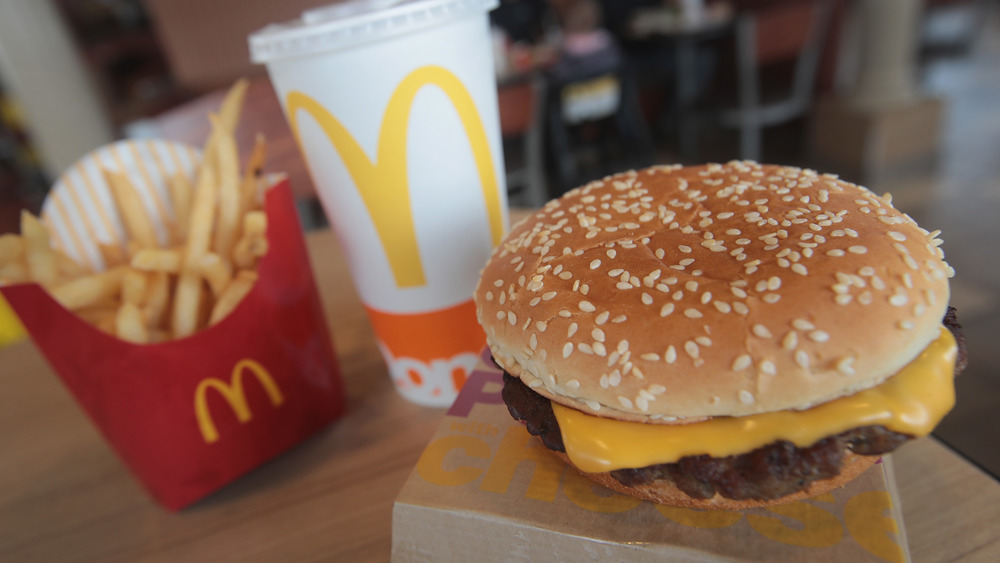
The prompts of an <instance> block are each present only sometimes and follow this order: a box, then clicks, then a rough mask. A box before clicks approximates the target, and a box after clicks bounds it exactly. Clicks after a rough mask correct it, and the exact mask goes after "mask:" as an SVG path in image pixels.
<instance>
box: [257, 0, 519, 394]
mask: <svg viewBox="0 0 1000 563" xmlns="http://www.w3.org/2000/svg"><path fill="white" fill-rule="evenodd" d="M394 4H395V5H394ZM496 4H497V0H422V1H414V2H404V3H399V2H393V1H392V0H374V1H373V0H369V1H366V2H348V3H344V4H338V5H334V6H330V7H327V8H321V9H319V10H314V11H311V12H307V13H304V14H303V15H302V17H301V18H300V19H299V20H296V21H293V22H289V23H285V24H278V25H271V26H269V27H266V28H264V29H262V30H260V31H258V32H256V33H254V34H252V35H251V36H250V38H249V42H250V52H251V57H252V58H253V60H254V62H258V63H264V64H266V65H267V70H268V74H269V75H270V77H271V81H272V83H273V84H274V88H275V90H276V91H277V93H278V98H279V99H280V100H281V104H282V106H283V108H284V111H285V116H286V118H287V119H288V121H289V124H290V125H291V128H292V131H293V132H294V133H295V136H296V138H297V140H298V142H299V147H300V149H301V150H302V153H303V155H304V156H305V159H306V161H307V163H308V165H309V170H310V173H311V175H312V178H313V182H314V184H315V186H316V191H317V193H318V195H319V198H320V200H321V202H322V204H323V207H324V210H325V211H326V213H327V216H328V217H329V219H330V221H331V223H332V225H333V228H334V230H335V231H336V233H337V236H338V238H339V240H340V242H341V245H342V246H343V248H344V251H345V253H346V254H347V257H348V261H349V264H350V268H351V274H352V276H353V279H354V284H355V286H356V288H357V291H358V294H359V296H360V297H361V300H362V302H363V303H364V305H365V307H366V309H367V310H368V314H369V318H370V319H371V321H372V325H373V327H374V329H375V332H376V336H377V338H378V340H379V347H380V349H381V350H382V353H383V356H384V357H385V359H386V363H387V364H388V366H389V372H390V375H391V376H392V379H393V381H394V383H395V384H396V388H397V389H398V390H399V392H400V393H401V394H402V395H403V396H404V397H406V398H407V399H409V400H411V401H413V402H416V403H419V404H423V405H429V406H446V405H449V404H451V402H452V401H453V400H454V398H455V396H456V394H457V392H458V390H459V389H460V388H461V386H462V383H464V381H465V377H466V376H467V375H468V374H469V373H471V371H472V370H473V368H474V367H475V365H476V360H477V358H478V353H479V351H480V350H481V348H482V346H483V345H484V343H485V336H484V334H483V332H482V329H481V328H480V327H479V325H478V324H477V322H476V320H475V307H474V305H473V304H472V291H473V288H474V287H475V284H476V281H477V279H478V277H479V271H480V269H481V268H482V266H483V264H485V263H486V260H487V258H488V256H489V253H490V250H491V249H492V247H493V246H495V245H496V244H498V243H499V241H500V239H501V237H502V236H503V234H504V232H505V231H506V229H507V224H508V218H507V197H506V186H505V181H504V174H503V172H504V167H503V157H502V145H501V137H500V123H499V115H498V109H497V91H496V77H495V74H494V70H493V58H492V50H491V49H492V43H491V39H490V33H489V21H488V18H487V12H488V11H489V10H490V9H492V8H493V7H495V6H496ZM387 6H388V7H387Z"/></svg>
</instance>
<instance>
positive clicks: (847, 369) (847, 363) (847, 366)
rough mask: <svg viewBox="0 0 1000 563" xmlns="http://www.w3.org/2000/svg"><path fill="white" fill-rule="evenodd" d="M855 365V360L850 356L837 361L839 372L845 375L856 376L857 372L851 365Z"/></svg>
mask: <svg viewBox="0 0 1000 563" xmlns="http://www.w3.org/2000/svg"><path fill="white" fill-rule="evenodd" d="M853 363H854V358H852V357H850V356H844V357H843V358H840V359H839V360H837V371H839V372H840V373H842V374H844V375H854V374H855V373H856V372H855V371H854V366H853V365H851V364H853Z"/></svg>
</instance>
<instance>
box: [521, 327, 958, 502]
mask: <svg viewBox="0 0 1000 563" xmlns="http://www.w3.org/2000/svg"><path fill="white" fill-rule="evenodd" d="M944 325H945V326H946V327H948V329H949V330H950V331H951V333H952V334H953V335H954V336H955V340H956V342H957V343H958V357H957V358H956V360H955V375H958V374H959V373H960V372H961V371H962V370H964V369H965V366H966V364H967V363H968V359H967V351H966V346H965V337H964V335H963V334H962V331H961V328H962V327H961V325H960V324H958V318H957V317H956V316H955V308H954V307H948V312H947V314H946V315H945V318H944ZM503 381H504V387H503V400H504V402H505V403H506V404H507V410H508V411H510V414H511V416H512V417H514V418H515V419H517V420H519V421H522V422H524V423H525V425H526V426H527V429H528V432H530V433H531V434H532V435H535V436H538V437H539V438H540V439H541V441H542V443H543V444H545V446H546V447H547V448H549V449H551V450H554V451H557V452H565V451H566V448H565V447H564V445H563V440H562V433H561V432H560V430H559V422H558V421H557V420H556V417H555V413H554V412H553V411H552V403H551V401H549V399H547V398H545V397H543V396H541V395H539V394H538V393H535V392H534V391H532V390H531V389H530V388H528V386H527V385H525V384H523V383H521V380H520V379H518V378H516V377H513V376H511V375H510V374H508V373H506V372H505V373H504V376H503ZM911 437H912V436H909V435H907V434H900V433H897V432H893V431H891V430H888V429H887V428H885V427H883V426H861V427H858V428H853V429H851V430H848V431H846V432H841V433H840V434H837V435H835V436H829V437H827V438H824V439H823V440H820V441H819V442H817V443H815V444H813V445H811V446H809V447H805V448H799V447H797V446H795V444H793V443H791V442H788V441H785V440H779V441H777V442H773V443H771V444H768V445H766V446H763V447H760V448H757V449H756V450H753V451H751V452H749V453H745V454H740V455H733V456H728V457H723V458H714V457H711V456H709V455H697V456H687V457H684V458H681V459H680V460H678V461H677V462H675V463H659V464H655V465H650V466H647V467H640V468H634V469H631V468H630V469H618V470H615V471H612V472H611V475H612V477H614V478H615V479H617V480H618V481H619V482H620V483H622V484H623V485H626V486H636V485H645V484H648V483H651V482H653V481H655V480H657V479H669V480H671V481H673V482H674V484H676V485H677V487H678V488H679V489H681V490H682V491H684V492H685V493H686V494H688V495H689V496H691V497H692V498H698V499H707V498H711V497H713V496H715V494H716V493H718V494H720V495H722V496H723V497H726V498H730V499H735V500H744V499H758V500H770V499H775V498H779V497H782V496H785V495H789V494H791V493H794V492H797V491H800V490H802V489H805V488H806V487H808V486H809V484H810V483H812V482H813V481H817V480H821V479H828V478H830V477H833V476H835V475H837V474H838V473H840V467H841V464H842V462H843V458H844V452H846V451H847V450H850V451H852V452H854V453H855V454H860V455H881V454H884V453H888V452H891V451H893V450H895V449H896V448H898V447H899V446H900V445H902V444H903V443H904V442H906V441H907V440H909V439H910V438H911Z"/></svg>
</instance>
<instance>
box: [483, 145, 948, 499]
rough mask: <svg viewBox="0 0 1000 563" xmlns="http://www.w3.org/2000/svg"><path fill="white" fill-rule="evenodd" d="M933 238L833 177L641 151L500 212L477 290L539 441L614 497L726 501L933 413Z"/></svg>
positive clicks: (869, 450) (939, 322)
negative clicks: (513, 213) (522, 207)
mask: <svg viewBox="0 0 1000 563" xmlns="http://www.w3.org/2000/svg"><path fill="white" fill-rule="evenodd" d="M940 243H941V241H940V239H938V238H937V233H936V232H934V233H930V232H928V231H926V230H924V229H922V228H920V227H919V226H917V224H916V223H915V222H914V221H913V220H912V219H911V218H910V217H908V216H907V215H905V214H903V213H901V212H899V211H897V210H896V209H895V208H893V206H892V204H891V199H890V198H889V197H880V196H877V195H875V194H874V193H872V192H870V191H869V190H867V189H865V188H863V187H860V186H857V185H854V184H851V183H848V182H844V181H842V180H839V179H837V178H836V177H834V176H830V175H821V174H817V173H816V172H813V171H810V170H803V169H798V168H790V167H780V166H769V165H759V164H757V163H753V162H732V163H729V164H725V165H719V164H710V165H705V166H696V167H680V166H658V167H653V168H649V169H645V170H640V171H638V172H636V171H630V172H626V173H622V174H618V175H615V176H611V177H607V178H604V179H603V180H599V181H595V182H591V183H589V184H587V185H585V186H583V187H581V188H577V189H575V190H572V191H570V192H569V193H567V194H565V195H564V196H563V197H561V198H560V199H557V200H554V201H551V202H549V203H548V204H547V205H546V206H545V207H544V208H543V209H541V210H540V211H539V212H537V213H536V214H534V215H533V216H531V217H529V218H527V219H526V220H524V221H522V222H521V223H519V224H517V225H515V226H514V227H513V228H512V230H511V232H510V234H509V235H508V236H507V237H506V239H505V240H504V241H503V242H502V243H501V244H500V245H499V246H498V247H497V248H496V249H495V251H494V254H493V256H492V257H491V259H490V260H489V262H488V264H487V265H486V267H485V269H484V270H483V273H482V277H481V279H480V282H479V285H478V287H477V289H476V292H475V300H476V305H477V310H478V315H479V320H480V323H481V324H482V325H483V327H484V329H485V330H486V334H487V340H488V344H489V347H490V349H491V351H492V354H493V357H494V360H495V361H496V363H497V364H498V365H499V366H500V367H501V368H502V369H503V370H504V371H505V376H504V381H505V385H504V391H503V396H504V400H505V402H506V403H507V405H508V408H509V410H510V412H511V414H512V415H513V416H514V417H515V418H517V419H519V420H522V421H524V422H525V423H526V424H527V427H528V430H529V431H530V432H531V433H532V434H535V435H537V436H539V437H540V438H541V440H542V442H543V443H544V444H545V445H546V446H547V447H548V448H549V449H551V450H553V451H554V452H556V453H557V455H560V456H562V457H563V458H564V459H566V460H567V461H568V462H569V463H571V464H572V465H573V466H575V467H576V468H577V469H578V470H580V471H581V472H582V473H584V474H585V475H586V476H588V477H590V478H592V479H594V480H595V481H597V482H599V483H601V484H603V485H605V486H607V487H609V488H611V489H614V490H617V491H619V492H623V493H626V494H630V495H633V496H638V497H641V498H645V499H649V500H653V501H656V502H661V503H667V504H675V505H682V506H689V507H697V508H729V509H740V508H745V507H750V506H761V505H766V504H776V503H781V502H789V501H793V500H796V499H800V498H804V497H809V496H814V495H817V494H820V493H823V492H825V491H828V490H831V489H833V488H836V487H838V486H840V485H842V484H844V483H846V482H847V481H850V480H851V479H853V478H854V477H856V476H858V475H859V474H861V473H862V472H863V471H865V469H867V468H868V467H869V466H871V465H872V464H873V463H875V462H876V461H877V460H878V459H879V455H880V454H884V453H887V452H889V451H892V450H893V449H895V448H896V447H898V446H899V445H901V444H902V443H904V442H905V441H906V440H908V439H911V438H913V437H917V436H923V435H926V434H928V433H929V432H930V431H931V430H932V429H933V428H934V427H935V425H936V424H937V423H938V422H939V421H940V420H941V418H942V417H943V416H944V415H945V414H946V413H947V412H948V411H949V410H950V409H951V407H952V405H953V403H954V385H953V377H954V373H955V371H956V368H958V369H960V368H961V366H962V365H963V364H964V346H963V345H962V343H961V341H962V338H961V335H960V333H959V332H958V325H957V323H955V321H954V313H953V310H951V309H949V308H948V298H949V289H948V278H949V277H950V276H951V275H952V273H953V272H952V270H951V268H950V267H949V266H948V265H947V264H946V263H945V262H944V261H943V253H942V252H941V250H940V248H939V245H940ZM946 314H947V317H948V318H947V319H946ZM945 325H948V326H945Z"/></svg>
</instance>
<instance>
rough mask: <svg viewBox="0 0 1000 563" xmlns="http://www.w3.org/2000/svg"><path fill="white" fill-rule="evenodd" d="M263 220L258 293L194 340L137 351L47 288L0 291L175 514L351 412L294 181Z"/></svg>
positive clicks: (281, 186) (280, 190)
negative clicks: (88, 320)
mask: <svg viewBox="0 0 1000 563" xmlns="http://www.w3.org/2000/svg"><path fill="white" fill-rule="evenodd" d="M158 188H162V185H161V186H159V187H158ZM60 194H61V195H60ZM77 195H82V194H77ZM51 197H57V198H58V197H64V198H68V197H70V196H67V194H66V192H65V190H61V191H60V190H57V191H54V192H53V194H52V196H50V198H51ZM73 197H76V196H75V195H74V196H73ZM58 203H59V202H58V201H56V204H58ZM46 205H47V208H48V205H49V204H48V203H47V204H46ZM264 210H265V212H266V215H267V222H268V226H267V239H268V242H269V249H270V250H269V251H268V253H267V254H266V255H265V256H264V257H263V258H262V259H261V262H260V264H259V268H258V274H259V278H258V279H257V282H256V284H255V285H254V287H253V289H252V290H251V291H250V292H249V294H247V295H246V297H245V298H243V300H242V301H241V302H240V303H239V305H238V306H237V307H236V308H235V309H234V310H233V311H232V313H230V314H229V315H228V316H227V317H226V318H225V319H223V320H222V321H221V322H219V323H218V324H216V325H214V326H210V327H208V328H205V329H203V330H201V331H199V332H196V333H195V334H194V335H193V336H190V337H188V338H184V339H180V340H173V341H166V342H162V343H158V344H146V345H137V344H132V343H129V342H125V341H122V340H119V339H117V338H115V337H113V336H109V335H107V334H105V333H103V332H101V331H99V330H98V329H96V328H95V327H93V326H91V325H89V324H87V323H86V322H84V321H83V320H81V319H80V318H79V317H77V316H76V315H74V314H73V313H71V312H70V311H67V310H66V309H64V308H63V307H62V306H61V305H60V304H58V303H57V302H56V301H55V300H54V299H53V298H52V297H51V296H50V295H49V294H48V293H46V291H45V290H44V289H42V287H41V286H39V285H38V284H21V285H13V286H6V287H2V288H0V291H2V293H3V295H4V296H5V297H6V298H7V300H8V302H9V303H10V305H11V307H12V308H13V309H14V310H15V311H16V312H17V314H18V316H19V317H20V318H21V320H22V322H23V323H24V326H25V327H26V328H27V330H28V332H29V333H30V335H31V337H32V339H33V340H34V341H35V343H36V345H37V346H38V348H39V349H40V350H41V351H42V353H43V354H44V355H45V357H46V358H47V359H48V361H49V363H50V364H51V366H52V368H53V370H54V371H55V372H56V374H58V376H59V377H60V378H61V379H62V380H63V382H64V383H65V385H66V387H67V388H69V390H70V392H71V393H72V394H73V396H74V397H75V398H76V400H77V402H78V403H79V404H80V406H81V407H82V408H83V410H84V411H86V413H87V414H88V415H89V417H90V418H91V420H92V421H93V422H94V424H95V425H97V427H98V429H99V430H100V432H101V433H102V434H103V435H104V437H105V439H107V441H108V443H109V444H110V445H111V447H112V448H113V449H114V450H115V452H116V453H117V454H118V455H119V456H120V457H121V459H122V460H123V461H124V462H125V464H126V465H128V467H129V468H130V469H131V470H132V472H133V474H134V475H135V476H136V478H137V479H138V480H139V481H141V482H142V484H143V485H144V486H145V487H146V488H147V489H148V490H149V492H150V494H152V496H153V497H155V498H156V500H157V501H159V502H160V503H161V504H163V506H165V507H167V508H169V509H173V510H177V509H180V508H183V507H185V506H187V505H189V504H191V503H193V502H195V501H197V500H198V499H201V498H202V497H204V496H206V495H208V494H209V493H211V492H213V491H215V490H217V489H219V488H220V487H222V486H223V485H225V484H227V483H229V482H230V481H233V480H234V479H236V478H237V477H239V476H241V475H243V474H245V473H247V472H248V471H250V470H252V469H253V468H255V467H257V466H258V465H260V464H262V463H264V462H265V461H267V460H269V459H271V458H273V457H275V456H277V455H278V454H280V453H282V452H283V451H285V450H286V449H288V448H290V447H291V446H293V445H295V444H297V443H299V442H301V441H302V440H304V439H306V438H307V437H309V436H310V435H312V434H314V433H316V432H318V431H319V430H321V429H323V428H324V427H325V426H327V425H328V424H329V423H331V422H332V421H333V420H334V419H336V418H338V416H340V414H341V412H342V410H343V400H344V392H343V388H342V385H341V382H340V376H339V373H338V370H337V365H336V361H335V356H334V352H333V348H332V345H331V340H330V334H329V332H328V329H327V326H326V321H325V319H324V316H323V306H322V303H321V302H320V299H319V294H318V293H317V291H316V285H315V281H314V279H313V276H312V269H311V266H310V263H309V256H308V254H307V252H306V248H305V243H304V239H303V236H302V231H301V227H300V226H299V222H298V216H297V214H296V208H295V203H294V200H293V198H292V194H291V191H290V189H289V185H288V182H287V180H280V181H279V182H277V184H276V185H274V186H273V187H271V188H270V189H269V190H267V191H266V199H265V203H264ZM77 212H78V213H80V214H83V210H81V209H77ZM47 215H48V216H47V217H46V221H47V222H48V223H49V224H50V229H51V228H52V226H53V225H52V222H53V220H52V216H51V215H50V214H47ZM79 223H80V220H79V217H77V218H76V219H74V220H73V223H72V224H73V225H76V226H79ZM71 226H72V225H71ZM84 254H85V253H84Z"/></svg>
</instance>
